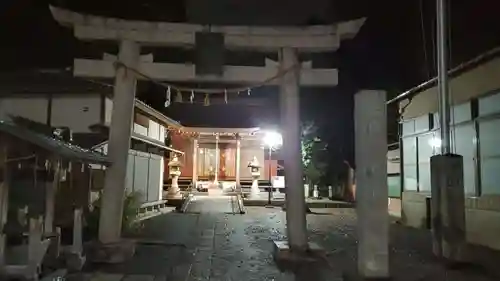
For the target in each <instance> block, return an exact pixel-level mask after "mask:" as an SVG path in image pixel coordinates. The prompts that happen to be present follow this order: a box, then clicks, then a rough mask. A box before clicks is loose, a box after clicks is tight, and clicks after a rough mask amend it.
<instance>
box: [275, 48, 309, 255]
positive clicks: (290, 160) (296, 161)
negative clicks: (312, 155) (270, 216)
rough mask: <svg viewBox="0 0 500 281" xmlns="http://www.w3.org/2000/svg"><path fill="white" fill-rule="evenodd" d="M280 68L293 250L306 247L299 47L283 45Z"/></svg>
mask: <svg viewBox="0 0 500 281" xmlns="http://www.w3.org/2000/svg"><path fill="white" fill-rule="evenodd" d="M279 59H280V69H281V71H286V73H285V74H284V75H283V77H282V79H281V84H280V103H281V105H280V111H281V119H282V120H281V122H282V126H283V130H284V131H283V158H284V159H283V160H284V162H285V186H286V191H285V192H286V197H285V198H286V201H285V207H286V223H287V234H288V244H289V247H290V248H291V250H292V251H297V252H302V251H305V250H307V248H308V244H307V228H306V202H305V198H304V181H303V176H302V155H301V154H300V153H301V152H300V149H301V146H300V138H301V132H300V108H299V104H300V101H299V78H300V65H299V60H298V54H297V50H295V49H293V48H282V49H281V50H280V53H279Z"/></svg>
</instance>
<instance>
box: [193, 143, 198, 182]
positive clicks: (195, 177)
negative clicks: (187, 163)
mask: <svg viewBox="0 0 500 281" xmlns="http://www.w3.org/2000/svg"><path fill="white" fill-rule="evenodd" d="M192 182H193V188H194V189H196V188H197V187H198V139H197V138H194V139H193V180H192Z"/></svg>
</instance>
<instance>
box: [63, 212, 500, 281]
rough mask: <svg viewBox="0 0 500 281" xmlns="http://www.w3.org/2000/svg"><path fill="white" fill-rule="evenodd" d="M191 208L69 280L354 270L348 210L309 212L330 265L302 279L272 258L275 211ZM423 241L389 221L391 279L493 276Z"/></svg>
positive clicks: (152, 224)
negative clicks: (122, 260)
mask: <svg viewBox="0 0 500 281" xmlns="http://www.w3.org/2000/svg"><path fill="white" fill-rule="evenodd" d="M197 208H198V210H194V211H202V212H201V213H194V214H193V213H191V214H178V213H168V214H164V215H160V216H157V217H154V218H151V219H148V220H147V221H145V228H144V232H143V234H141V236H142V238H143V240H142V241H143V243H141V244H139V246H138V248H137V253H136V255H135V257H134V259H133V260H132V261H130V262H128V263H126V264H122V265H118V266H106V267H100V268H99V267H95V266H93V268H88V269H87V270H88V271H91V272H92V273H90V272H89V273H87V274H86V275H83V274H80V275H78V276H76V275H75V276H71V277H69V278H68V280H103V281H104V280H106V281H107V280H150V281H152V280H162V281H163V280H175V281H187V280H224V281H225V280H238V281H247V280H249V281H250V280H259V281H265V280H269V281H271V280H273V281H280V280H283V281H288V280H311V281H312V280H315V281H316V280H318V281H319V280H342V279H341V274H342V271H343V270H344V269H351V268H354V267H355V258H356V246H357V241H356V233H355V223H356V215H355V210H354V209H322V210H319V209H317V210H314V211H317V212H318V213H316V214H310V215H308V216H307V220H308V227H309V230H310V240H311V241H314V242H316V243H317V244H319V245H321V246H322V247H324V248H325V249H326V259H327V260H328V263H324V264H328V266H326V265H324V266H322V267H321V268H308V269H307V274H306V278H303V276H302V275H301V276H294V275H293V274H292V273H287V272H280V271H279V270H278V269H277V267H276V265H275V263H274V261H273V259H272V248H273V243H272V241H273V240H276V239H278V240H283V239H285V238H286V237H285V227H284V223H285V213H284V212H282V211H281V209H280V208H275V209H267V208H262V207H249V208H247V214H245V215H239V214H237V215H233V214H230V213H227V212H228V211H229V210H222V211H223V212H222V213H221V212H214V209H215V208H216V204H213V205H210V206H204V207H203V208H199V206H198V207H197ZM197 208H194V209H197ZM207 209H208V210H207ZM205 211H209V212H205ZM224 212H226V213H224ZM319 212H321V213H319ZM429 239H430V237H429V233H428V231H417V230H413V229H408V228H405V227H402V226H400V225H395V224H394V225H392V227H391V258H390V266H391V271H392V273H393V276H394V277H395V278H394V280H435V281H438V280H439V281H446V280H450V281H462V280H474V281H490V280H499V279H498V278H494V277H491V276H488V275H487V274H486V273H485V272H483V271H481V270H478V269H468V270H465V271H464V270H462V271H459V270H447V269H445V268H444V267H443V266H441V265H440V264H439V263H437V262H436V261H435V260H434V259H433V257H432V254H431V248H430V240H429ZM92 275H93V276H92Z"/></svg>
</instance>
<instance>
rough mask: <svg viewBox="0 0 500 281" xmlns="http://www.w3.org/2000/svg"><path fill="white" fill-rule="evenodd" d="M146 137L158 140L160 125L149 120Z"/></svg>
mask: <svg viewBox="0 0 500 281" xmlns="http://www.w3.org/2000/svg"><path fill="white" fill-rule="evenodd" d="M148 137H150V138H152V139H155V140H159V139H160V125H159V124H158V123H156V122H155V121H153V120H149V128H148Z"/></svg>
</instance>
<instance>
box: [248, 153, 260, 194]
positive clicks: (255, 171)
mask: <svg viewBox="0 0 500 281" xmlns="http://www.w3.org/2000/svg"><path fill="white" fill-rule="evenodd" d="M248 168H250V172H251V173H252V189H251V191H250V198H257V197H258V196H259V193H260V189H259V178H260V168H261V167H260V165H259V160H257V157H255V156H254V157H253V159H252V161H250V163H248Z"/></svg>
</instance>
